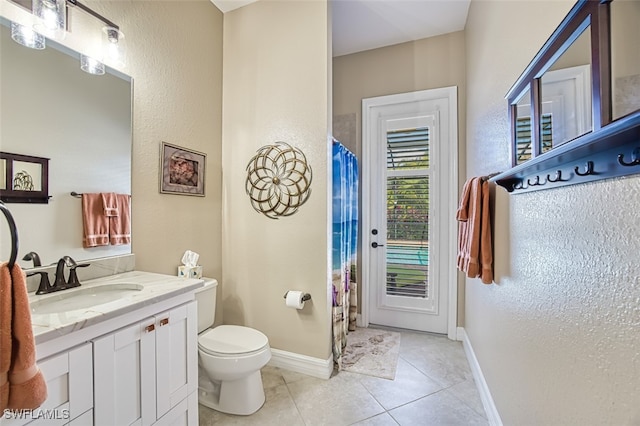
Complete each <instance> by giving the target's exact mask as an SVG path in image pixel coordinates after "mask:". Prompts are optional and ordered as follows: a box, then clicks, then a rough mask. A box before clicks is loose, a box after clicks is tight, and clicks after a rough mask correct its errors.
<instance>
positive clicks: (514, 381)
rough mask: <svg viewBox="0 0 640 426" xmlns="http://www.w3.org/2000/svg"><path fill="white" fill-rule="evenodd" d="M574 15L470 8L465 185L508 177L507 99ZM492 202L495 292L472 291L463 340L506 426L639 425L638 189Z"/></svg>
mask: <svg viewBox="0 0 640 426" xmlns="http://www.w3.org/2000/svg"><path fill="white" fill-rule="evenodd" d="M572 5H573V2H572V1H570V0H568V1H548V2H547V1H511V2H505V1H476V0H474V1H472V3H471V7H470V11H469V18H468V22H467V27H466V34H465V37H466V42H467V69H468V73H467V87H468V91H467V100H468V104H467V119H468V121H467V158H468V161H467V172H468V175H470V176H471V175H480V174H484V173H488V172H493V171H496V170H505V169H507V168H508V167H509V163H510V161H509V148H508V146H509V140H508V138H509V136H508V135H509V130H508V129H509V127H508V123H507V105H506V101H505V99H504V95H505V93H506V92H507V91H508V89H509V87H510V85H511V84H512V83H513V82H515V80H516V79H517V78H518V76H519V75H520V73H521V72H522V71H523V70H524V68H525V67H526V66H527V64H528V63H529V61H530V60H531V58H532V57H533V56H534V55H535V53H536V52H537V51H538V49H539V48H540V47H541V46H542V44H543V43H544V42H545V40H546V39H547V38H548V36H549V35H550V34H551V32H552V31H553V30H554V29H555V27H556V26H557V25H558V23H559V22H560V21H561V20H562V18H563V17H564V16H565V14H566V13H567V12H568V11H569V9H570V8H571V6H572ZM515 16H526V17H527V18H526V19H517V20H516V19H514V17H515ZM496 194H497V200H496V220H495V223H496V225H495V250H496V252H495V258H496V261H495V268H496V277H497V284H493V285H489V286H487V285H483V284H481V283H480V282H479V281H477V280H468V282H467V285H466V287H467V291H466V320H465V329H466V332H467V335H468V337H469V339H470V341H471V344H472V346H473V348H474V350H475V353H476V355H477V358H478V361H479V363H480V366H481V368H482V371H483V373H484V376H485V378H486V380H487V383H488V385H489V388H490V390H491V393H492V395H493V399H494V400H495V403H496V406H497V409H498V411H499V413H500V415H501V417H502V420H503V422H504V424H505V425H622V424H638V423H639V422H640V408H639V406H638V397H639V395H640V356H639V354H640V339H639V338H638V336H639V335H638V330H639V325H640V305H639V304H638V300H640V280H639V279H638V277H639V276H640V267H639V266H638V261H637V253H638V249H639V248H640V240H639V239H638V235H639V231H640V222H639V221H638V220H637V211H638V208H639V207H640V201H639V200H640V178H638V177H629V178H626V179H613V180H607V181H600V182H596V183H592V184H583V185H575V186H571V187H566V188H557V189H550V190H544V191H539V192H534V193H525V194H518V195H507V194H506V192H505V191H504V190H503V189H501V188H498V189H497V190H496Z"/></svg>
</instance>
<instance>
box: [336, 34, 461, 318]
mask: <svg viewBox="0 0 640 426" xmlns="http://www.w3.org/2000/svg"><path fill="white" fill-rule="evenodd" d="M464 52H465V40H464V33H463V32H462V31H459V32H455V33H450V34H445V35H442V36H438V37H431V38H427V39H423V40H418V41H415V42H409V43H402V44H397V45H394V46H388V47H383V48H380V49H373V50H369V51H366V52H360V53H354V54H351V55H344V56H339V57H336V58H334V59H333V115H334V117H336V119H335V120H336V122H337V123H339V124H341V123H342V122H343V121H344V119H345V118H347V119H349V118H350V117H351V116H352V115H355V117H356V118H355V120H356V124H355V130H356V132H357V135H356V137H355V147H352V146H350V145H352V144H353V143H352V142H351V140H352V139H351V138H348V141H347V142H348V143H347V146H348V148H349V149H351V150H352V151H353V152H354V153H355V154H356V155H357V156H360V153H361V152H362V135H361V131H362V117H361V115H362V99H363V98H371V97H375V96H384V95H391V94H396V93H406V92H412V91H416V90H425V89H436V88H440V87H448V86H458V105H459V107H458V143H459V151H458V157H459V158H458V163H459V165H460V173H459V176H460V177H459V179H458V180H459V182H461V183H463V182H464V177H465V174H464V171H465V170H464V164H465V145H464V141H465V132H466V127H465V125H464V123H465V117H466V112H465V109H464V105H465V101H466V83H465V57H464ZM348 121H351V120H348ZM336 122H334V126H335V125H336ZM350 127H353V126H350ZM361 211H362V209H361ZM360 235H362V232H360ZM360 276H361V274H360ZM459 282H460V285H459V288H460V290H464V287H463V284H464V281H463V280H462V278H460V280H459ZM364 285H366V283H365V284H364ZM359 290H361V287H359ZM459 293H460V294H459V298H458V302H459V308H458V323H459V324H461V323H462V322H463V318H464V316H463V315H464V309H463V307H464V292H463V291H461V292H459ZM360 306H362V304H361V302H360V303H359V307H360Z"/></svg>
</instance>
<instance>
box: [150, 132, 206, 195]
mask: <svg viewBox="0 0 640 426" xmlns="http://www.w3.org/2000/svg"><path fill="white" fill-rule="evenodd" d="M206 160H207V155H206V154H204V153H202V152H198V151H194V150H192V149H187V148H182V147H180V146H177V145H171V144H169V143H166V142H162V145H161V147H160V192H161V193H162V194H178V195H195V196H200V197H204V173H205V163H206Z"/></svg>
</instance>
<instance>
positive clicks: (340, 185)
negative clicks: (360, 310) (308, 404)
mask: <svg viewBox="0 0 640 426" xmlns="http://www.w3.org/2000/svg"><path fill="white" fill-rule="evenodd" d="M357 245H358V160H357V158H356V156H355V155H353V154H352V153H351V152H350V151H349V150H348V149H347V148H345V147H344V146H343V145H342V144H341V143H339V142H337V141H335V142H334V143H333V250H332V258H333V262H332V263H333V266H332V269H333V274H332V282H333V310H332V312H333V359H334V361H335V362H336V364H337V365H338V368H340V367H341V360H342V352H343V350H344V348H345V346H346V345H347V333H348V332H349V330H355V327H356V312H357V300H358V299H357V294H358V286H357V281H356V269H357V268H356V261H357Z"/></svg>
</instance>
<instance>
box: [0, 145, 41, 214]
mask: <svg viewBox="0 0 640 426" xmlns="http://www.w3.org/2000/svg"><path fill="white" fill-rule="evenodd" d="M0 200H2V201H4V202H5V203H40V204H42V203H44V204H46V203H48V202H49V159H48V158H41V157H33V156H30V155H20V154H12V153H9V152H0Z"/></svg>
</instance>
